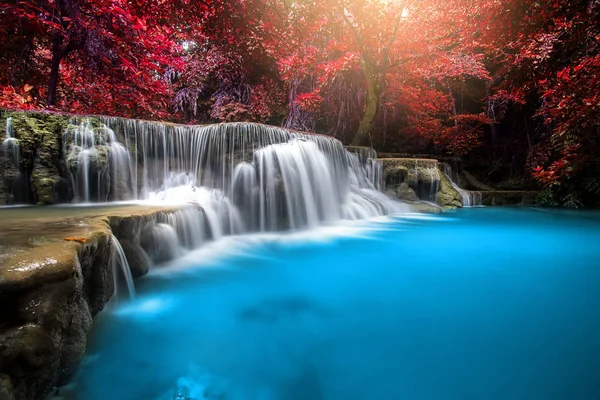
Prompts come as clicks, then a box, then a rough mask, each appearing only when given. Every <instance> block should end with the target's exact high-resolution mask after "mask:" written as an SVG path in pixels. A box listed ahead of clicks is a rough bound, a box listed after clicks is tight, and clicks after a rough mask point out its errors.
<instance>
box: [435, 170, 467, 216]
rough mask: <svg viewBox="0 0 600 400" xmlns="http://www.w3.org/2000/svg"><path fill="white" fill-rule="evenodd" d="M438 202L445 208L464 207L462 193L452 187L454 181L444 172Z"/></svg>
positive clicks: (441, 174)
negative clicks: (451, 181)
mask: <svg viewBox="0 0 600 400" xmlns="http://www.w3.org/2000/svg"><path fill="white" fill-rule="evenodd" d="M436 203H437V204H439V205H440V206H442V207H445V208H460V207H462V197H461V195H460V193H458V191H456V190H455V189H454V187H452V183H450V180H449V179H448V177H447V176H446V175H445V174H443V173H440V191H439V192H438V193H437V195H436Z"/></svg>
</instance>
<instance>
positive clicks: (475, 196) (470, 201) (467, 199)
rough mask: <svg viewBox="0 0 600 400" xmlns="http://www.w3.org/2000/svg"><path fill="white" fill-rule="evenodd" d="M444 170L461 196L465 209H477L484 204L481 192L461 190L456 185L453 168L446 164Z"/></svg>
mask: <svg viewBox="0 0 600 400" xmlns="http://www.w3.org/2000/svg"><path fill="white" fill-rule="evenodd" d="M443 168H444V175H446V177H447V178H448V180H449V181H450V184H451V185H452V187H453V188H454V190H456V191H457V192H458V193H459V194H460V197H461V199H462V204H463V207H475V206H480V205H481V204H482V196H481V193H480V192H472V191H469V190H465V189H463V188H461V187H460V186H458V185H457V184H456V182H455V181H454V179H452V178H453V177H452V168H451V167H450V165H448V164H446V163H444V164H443Z"/></svg>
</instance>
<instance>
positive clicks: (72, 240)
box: [65, 236, 87, 244]
mask: <svg viewBox="0 0 600 400" xmlns="http://www.w3.org/2000/svg"><path fill="white" fill-rule="evenodd" d="M65 240H66V241H67V242H77V243H81V244H84V243H85V242H87V239H86V238H75V237H73V236H69V237H67V238H65Z"/></svg>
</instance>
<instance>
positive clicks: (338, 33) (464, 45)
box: [280, 0, 488, 151]
mask: <svg viewBox="0 0 600 400" xmlns="http://www.w3.org/2000/svg"><path fill="white" fill-rule="evenodd" d="M467 3H468V2H460V1H457V2H445V3H442V2H438V1H418V2H417V1H410V0H407V1H398V2H385V1H379V0H360V1H352V2H350V1H341V0H339V1H338V0H331V1H328V2H323V3H319V4H314V3H311V2H298V3H295V4H297V6H296V7H288V8H285V7H283V8H282V9H281V11H280V12H281V13H284V12H287V14H286V15H287V21H288V22H287V23H288V32H289V33H288V35H289V36H288V37H286V40H285V41H284V42H283V43H282V45H283V50H282V51H280V53H281V54H282V56H281V59H280V69H281V73H282V77H283V79H284V80H285V81H286V83H287V84H288V88H289V89H290V93H291V95H290V103H291V104H290V108H291V112H290V117H289V120H291V121H292V122H293V121H296V120H298V121H302V120H303V118H301V116H302V115H301V114H300V112H304V113H306V112H311V111H312V112H313V114H314V111H316V110H317V108H318V107H319V106H320V107H321V108H320V111H321V112H322V114H323V115H324V116H325V118H327V119H328V125H330V126H333V127H334V128H333V129H334V132H335V131H336V130H337V129H338V128H340V126H341V125H342V124H345V123H347V122H348V121H349V120H350V121H353V120H355V122H356V123H355V124H351V125H350V126H348V125H344V126H343V129H344V130H355V134H354V135H352V138H351V142H352V143H353V144H355V145H356V144H364V143H366V142H367V141H368V140H369V137H370V135H372V134H373V132H374V128H375V126H376V125H377V123H378V122H379V121H381V120H382V119H384V118H385V116H389V115H394V116H395V117H396V118H397V117H400V116H402V117H403V118H404V119H406V120H407V123H408V124H410V125H411V129H413V130H414V131H416V132H419V133H420V134H425V135H430V136H432V137H434V136H435V137H436V139H438V140H439V141H442V139H441V138H448V137H449V136H452V134H451V133H450V132H454V131H458V130H460V133H461V134H463V133H464V132H465V130H464V129H462V128H461V127H463V126H467V125H469V124H471V122H468V118H465V117H464V116H461V115H458V113H456V112H454V111H453V107H452V105H453V95H452V90H451V86H452V85H453V83H455V82H456V81H460V80H463V79H465V78H467V77H474V78H477V79H486V78H487V77H488V76H487V72H486V70H485V68H484V67H483V63H482V60H483V57H482V55H481V54H479V53H478V52H477V51H476V48H475V46H473V45H472V42H471V41H469V40H465V37H467V38H468V36H469V33H470V31H469V32H467V31H465V30H463V29H462V28H461V26H460V22H461V21H460V20H458V19H453V18H452V17H453V16H454V15H453V14H456V15H460V13H461V12H466V10H467V7H468V6H470V4H467ZM301 22H304V23H303V24H302V23H301ZM299 92H300V93H299ZM419 97H421V99H420V100H417V101H415V100H416V99H417V98H419ZM424 106H425V107H424ZM304 119H306V117H305V118H304ZM471 120H472V121H473V122H474V124H473V125H479V124H480V123H481V122H487V120H486V119H485V118H483V117H481V116H478V117H473V118H471ZM301 125H304V126H306V125H311V124H306V123H302V122H301ZM312 125H314V123H313V124H312ZM443 132H446V133H445V134H444V133H443ZM466 142H469V141H468V140H467V141H465V144H467V143H466ZM463 147H464V148H469V146H456V150H458V151H461V150H460V149H459V148H463Z"/></svg>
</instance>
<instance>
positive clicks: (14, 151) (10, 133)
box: [2, 117, 21, 169]
mask: <svg viewBox="0 0 600 400" xmlns="http://www.w3.org/2000/svg"><path fill="white" fill-rule="evenodd" d="M2 147H4V148H5V149H6V151H7V153H9V154H11V155H12V162H13V164H14V166H15V167H16V168H17V169H20V153H21V150H20V146H19V140H18V139H17V138H15V134H14V127H13V124H12V118H11V117H8V118H6V137H5V138H4V140H3V141H2Z"/></svg>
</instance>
